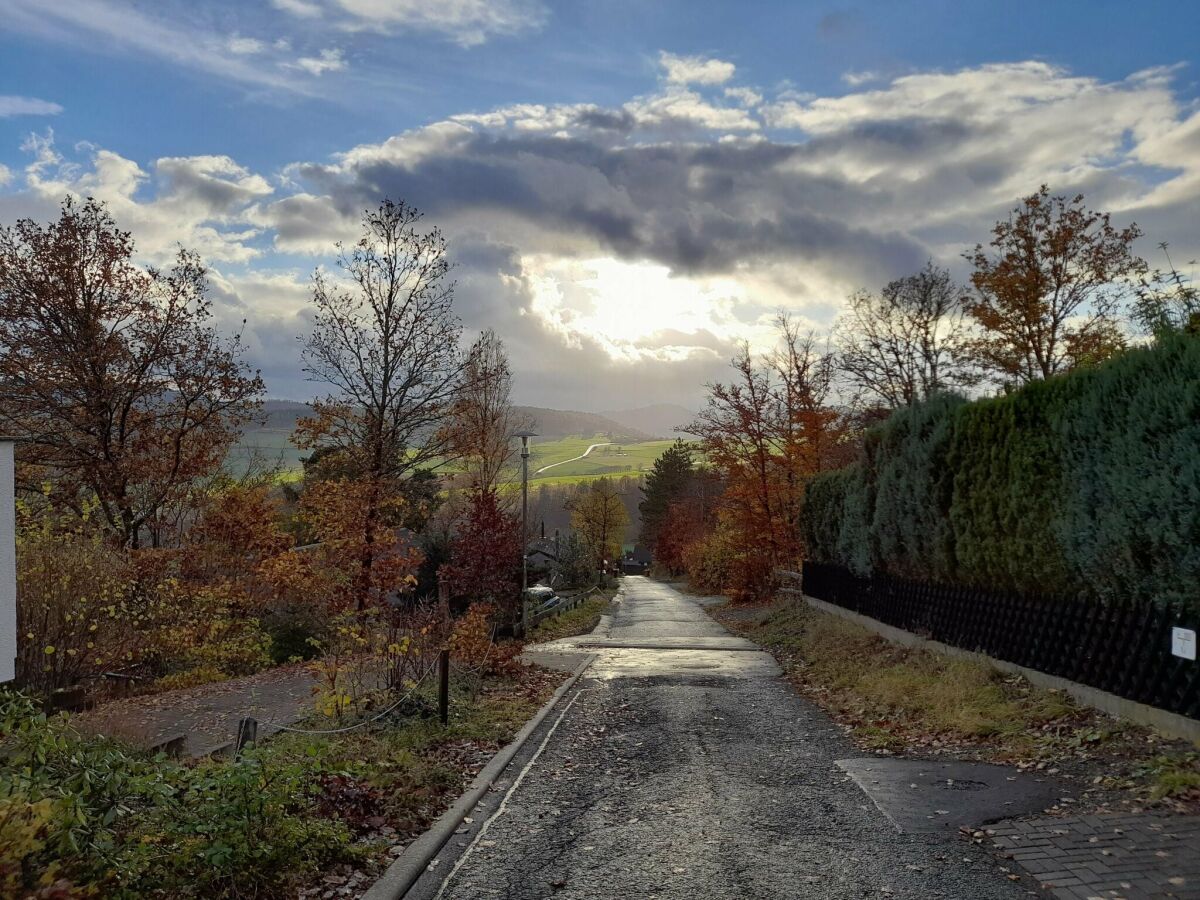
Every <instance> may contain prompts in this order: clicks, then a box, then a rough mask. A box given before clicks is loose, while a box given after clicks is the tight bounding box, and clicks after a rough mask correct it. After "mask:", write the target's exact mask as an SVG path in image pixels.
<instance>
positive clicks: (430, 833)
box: [362, 653, 596, 900]
mask: <svg viewBox="0 0 1200 900" xmlns="http://www.w3.org/2000/svg"><path fill="white" fill-rule="evenodd" d="M595 658H596V655H595V654H594V653H589V654H588V656H587V658H586V659H585V660H583V662H581V663H580V664H579V666H578V667H576V669H575V671H574V673H572V675H571V677H570V678H568V679H567V680H566V681H564V682H563V683H562V684H561V685H559V687H558V689H557V690H556V691H555V692H554V696H552V697H551V698H550V699H549V700H548V701H546V705H545V706H543V707H542V708H541V709H539V710H538V711H537V714H536V715H535V716H534V717H533V718H532V719H530V720H529V721H528V722H526V723H525V727H524V728H522V729H521V730H520V731H519V732H518V733H517V736H516V737H515V738H513V740H512V743H510V744H509V745H508V746H507V747H505V748H504V749H503V750H501V751H500V752H499V753H497V754H496V755H495V756H493V757H492V759H491V762H489V763H488V764H487V765H486V766H484V767H483V771H481V772H480V773H479V774H478V775H476V776H475V780H474V781H473V782H471V786H470V787H469V788H467V792H466V793H465V794H463V795H462V796H461V797H459V798H458V800H457V801H455V803H454V805H453V806H451V807H450V808H449V809H448V810H446V811H445V812H444V813H442V815H441V816H439V817H438V819H437V821H435V822H434V823H433V824H432V825H431V826H429V830H427V831H426V832H425V833H424V834H422V835H421V836H420V837H418V838H417V839H416V840H415V841H413V842H412V843H411V844H409V845H408V846H407V847H406V848H405V849H404V852H403V853H401V854H400V855H399V856H398V857H396V860H395V862H393V863H392V864H391V865H390V866H388V867H387V869H386V870H385V871H384V873H383V875H381V876H380V877H379V880H378V881H376V882H375V883H374V884H373V885H371V887H370V889H369V890H368V891H367V892H366V893H365V894H363V896H362V900H400V898H402V897H403V896H404V895H405V894H407V893H408V891H409V889H410V888H411V887H412V886H413V885H414V884H416V882H417V879H418V878H420V877H421V875H422V874H424V872H425V870H426V868H427V867H428V866H429V862H430V860H432V859H433V858H434V857H435V856H437V855H438V853H440V852H441V850H442V847H443V846H444V845H445V843H446V841H448V840H449V839H450V836H451V835H453V834H454V832H455V830H456V829H457V828H458V826H459V825H461V824H462V821H463V819H465V818H466V817H467V815H468V814H469V813H470V812H471V810H472V809H474V808H475V805H476V804H477V803H479V801H480V799H482V797H483V795H484V794H486V793H487V792H488V791H489V790H490V789H491V787H492V785H493V784H494V783H495V781H496V779H498V778H499V777H500V774H501V773H502V772H503V771H504V770H505V768H507V766H508V764H509V763H510V762H512V759H513V757H514V756H516V755H517V753H518V752H519V751H520V749H521V747H523V746H524V745H525V742H526V741H528V740H529V738H530V736H531V735H532V734H533V733H534V732H535V731H536V730H537V728H538V726H539V725H541V724H542V722H543V720H545V718H546V716H548V715H550V711H551V710H553V709H554V707H555V706H557V705H558V702H559V700H561V699H562V698H563V695H564V694H566V693H567V691H569V690H570V689H571V686H572V685H574V684H575V682H576V681H578V680H579V677H580V676H581V675H582V674H583V672H584V670H585V669H586V668H587V667H588V666H590V665H591V664H592V661H593V660H594V659H595Z"/></svg>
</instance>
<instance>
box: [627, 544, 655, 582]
mask: <svg viewBox="0 0 1200 900" xmlns="http://www.w3.org/2000/svg"><path fill="white" fill-rule="evenodd" d="M652 562H654V555H653V554H652V553H651V552H650V551H649V550H647V549H646V548H645V547H643V546H641V545H640V544H635V545H634V547H633V549H632V550H626V551H625V555H624V556H622V557H621V574H623V575H645V574H646V572H647V570H649V568H650V563H652Z"/></svg>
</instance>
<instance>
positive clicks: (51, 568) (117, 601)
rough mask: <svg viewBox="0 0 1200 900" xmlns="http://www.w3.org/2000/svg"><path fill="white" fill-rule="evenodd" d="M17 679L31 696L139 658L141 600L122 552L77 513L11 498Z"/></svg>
mask: <svg viewBox="0 0 1200 900" xmlns="http://www.w3.org/2000/svg"><path fill="white" fill-rule="evenodd" d="M18 523H19V524H18V529H17V596H18V598H19V602H18V604H17V634H18V644H17V680H18V683H19V684H21V685H22V686H23V687H24V688H26V689H27V690H29V691H32V692H33V693H36V694H41V695H46V694H49V693H51V692H52V691H54V690H56V689H58V688H62V687H68V686H70V685H73V684H76V683H77V682H79V681H80V680H81V679H84V678H87V677H91V676H95V675H98V674H99V673H101V672H103V671H104V670H106V669H109V668H119V667H121V666H123V665H125V664H127V663H129V662H132V661H135V660H136V659H138V658H140V655H141V651H142V649H143V648H144V644H145V636H146V634H145V632H146V626H147V624H148V622H147V607H146V604H145V603H143V602H141V601H139V600H138V598H137V596H136V594H135V592H134V589H133V588H134V585H133V580H132V578H131V574H130V572H129V566H128V564H127V560H126V558H125V557H124V555H123V554H122V553H121V552H120V551H117V550H113V549H112V548H111V547H109V546H108V545H107V544H106V543H105V542H104V539H103V535H102V534H101V532H100V530H99V529H98V528H96V527H94V526H93V523H92V522H91V521H90V509H85V511H84V514H83V515H81V516H76V515H74V514H59V513H56V512H53V511H52V510H51V509H50V508H49V506H48V505H47V504H36V505H32V506H31V505H30V504H29V503H26V502H23V501H22V502H20V503H19V504H18Z"/></svg>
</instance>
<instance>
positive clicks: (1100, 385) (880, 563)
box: [804, 334, 1200, 609]
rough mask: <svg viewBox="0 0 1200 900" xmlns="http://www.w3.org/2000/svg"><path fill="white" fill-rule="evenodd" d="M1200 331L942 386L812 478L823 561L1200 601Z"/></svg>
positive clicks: (812, 530) (1051, 591)
mask: <svg viewBox="0 0 1200 900" xmlns="http://www.w3.org/2000/svg"><path fill="white" fill-rule="evenodd" d="M1198 448H1200V339H1197V338H1196V337H1194V336H1192V335H1187V334H1167V335H1163V336H1161V337H1160V338H1159V340H1158V341H1157V343H1156V344H1155V345H1154V346H1151V347H1143V348H1138V349H1134V350H1130V351H1127V352H1126V353H1124V354H1122V355H1121V356H1119V357H1117V358H1116V359H1113V360H1111V361H1109V362H1107V363H1105V364H1103V365H1100V366H1097V367H1094V368H1088V369H1082V370H1078V371H1075V372H1072V373H1070V374H1068V375H1063V376H1058V377H1054V378H1050V379H1048V380H1046V381H1040V382H1035V383H1033V384H1030V385H1027V386H1026V387H1024V388H1021V389H1020V390H1017V391H1014V392H1013V393H1011V394H1008V395H1006V396H1001V397H996V398H991V399H987V400H980V401H976V402H973V403H966V402H964V401H963V400H961V399H960V398H952V397H934V398H932V399H930V400H928V401H926V402H924V403H921V404H918V405H916V406H913V407H910V408H907V409H903V410H900V411H898V412H897V413H895V414H894V415H893V416H892V417H891V418H890V419H889V420H888V421H887V422H885V423H884V424H883V425H881V426H878V427H877V428H876V429H873V430H872V431H871V432H870V433H869V434H868V436H867V439H866V441H865V443H864V450H863V454H862V457H861V458H860V460H859V461H858V462H857V463H856V464H854V465H852V466H849V467H847V468H845V469H841V470H839V471H836V472H831V473H826V474H823V475H820V476H817V477H816V478H815V479H814V480H813V481H812V482H811V483H810V485H809V487H808V492H807V496H806V505H805V512H804V531H805V536H806V540H807V546H808V554H809V558H811V559H813V560H816V561H819V562H831V563H837V564H840V565H844V566H846V567H848V568H850V569H851V570H853V571H854V572H856V573H857V574H860V575H867V574H872V573H876V572H878V573H885V574H889V575H894V576H898V577H906V578H913V579H918V580H926V581H931V582H937V583H943V584H960V585H971V586H977V587H985V588H989V589H997V590H1012V591H1017V592H1022V593H1028V594H1042V595H1051V596H1084V597H1090V598H1094V599H1096V600H1104V601H1109V600H1118V599H1119V600H1132V601H1134V602H1138V603H1175V604H1183V605H1187V606H1190V607H1191V608H1192V609H1200V591H1197V588H1196V585H1197V584H1198V583H1200V449H1198Z"/></svg>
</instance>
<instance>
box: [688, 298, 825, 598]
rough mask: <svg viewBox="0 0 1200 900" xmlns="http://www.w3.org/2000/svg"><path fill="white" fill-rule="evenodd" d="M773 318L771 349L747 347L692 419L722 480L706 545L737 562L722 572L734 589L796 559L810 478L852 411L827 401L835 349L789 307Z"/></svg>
mask: <svg viewBox="0 0 1200 900" xmlns="http://www.w3.org/2000/svg"><path fill="white" fill-rule="evenodd" d="M777 328H778V332H777V333H778V336H779V341H778V344H777V346H776V347H775V349H774V350H772V351H771V352H769V353H767V354H765V355H761V356H760V355H756V354H754V353H752V352H751V350H750V348H749V346H748V345H744V346H743V347H742V349H741V351H740V352H739V353H738V355H737V356H736V357H735V358H734V359H733V370H734V377H733V379H732V380H731V381H730V382H729V383H726V384H721V383H717V384H710V385H709V386H708V390H709V397H708V403H707V404H706V406H705V408H704V409H703V410H701V412H700V414H699V415H698V416H697V417H696V419H695V421H694V422H692V424H690V425H689V426H688V427H687V430H688V432H690V433H692V434H696V435H699V437H700V439H701V449H702V451H703V453H704V457H705V460H706V461H707V463H708V464H709V465H710V466H712V467H713V469H715V471H716V472H717V473H718V474H719V475H720V477H721V478H722V480H723V481H724V484H725V491H724V494H723V496H722V499H721V504H720V509H719V511H718V515H717V527H716V531H718V532H720V534H719V535H716V536H715V537H714V539H713V540H712V541H711V542H710V546H711V548H712V550H713V552H714V553H719V555H720V556H721V557H722V558H724V559H726V560H728V561H730V565H731V566H733V568H727V571H726V573H725V575H724V576H723V577H724V578H726V579H727V584H726V585H725V586H726V587H727V588H728V589H729V590H730V591H731V592H732V593H734V594H736V595H737V596H756V595H761V594H763V593H765V592H766V591H767V590H769V587H770V585H771V583H772V580H773V577H774V575H773V573H774V569H775V568H777V567H779V566H784V565H793V564H794V563H795V562H796V561H797V559H798V558H799V556H800V554H801V549H802V548H801V545H800V532H799V521H800V512H801V508H802V504H803V499H804V491H805V487H806V485H807V482H808V479H809V478H810V477H811V476H812V475H813V474H815V473H816V472H820V471H823V470H825V469H828V468H833V467H835V466H837V465H839V464H840V463H841V462H843V461H844V460H845V457H846V455H847V446H848V445H847V440H846V436H847V419H846V416H845V415H844V414H843V412H842V411H841V410H839V409H838V408H837V407H836V406H835V405H834V404H833V403H832V402H831V395H832V389H833V378H834V373H835V367H834V359H833V357H832V355H831V354H828V353H822V352H821V351H820V348H819V347H818V346H817V342H816V339H815V337H814V336H813V335H812V334H806V333H803V332H802V331H801V330H800V328H799V326H798V325H797V324H796V323H795V322H794V321H793V320H791V319H789V318H788V317H786V316H781V317H780V318H779V319H778V321H777ZM718 538H719V539H718ZM697 552H700V555H703V553H702V551H697ZM693 558H696V554H693ZM705 568H706V569H707V570H709V571H712V569H713V568H714V567H712V566H708V565H707V564H705ZM713 577H715V576H713ZM709 580H710V581H711V580H712V578H711V577H710V578H709Z"/></svg>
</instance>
